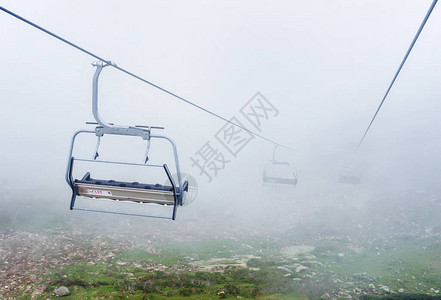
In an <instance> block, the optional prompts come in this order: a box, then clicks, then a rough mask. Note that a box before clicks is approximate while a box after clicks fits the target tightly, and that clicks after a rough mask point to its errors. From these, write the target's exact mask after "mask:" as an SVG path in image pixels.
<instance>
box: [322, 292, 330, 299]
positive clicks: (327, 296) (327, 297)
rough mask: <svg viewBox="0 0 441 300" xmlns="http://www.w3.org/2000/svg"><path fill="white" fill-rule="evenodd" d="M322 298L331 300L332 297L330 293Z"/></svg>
mask: <svg viewBox="0 0 441 300" xmlns="http://www.w3.org/2000/svg"><path fill="white" fill-rule="evenodd" d="M322 298H323V299H331V295H329V294H328V293H324V294H323V295H322Z"/></svg>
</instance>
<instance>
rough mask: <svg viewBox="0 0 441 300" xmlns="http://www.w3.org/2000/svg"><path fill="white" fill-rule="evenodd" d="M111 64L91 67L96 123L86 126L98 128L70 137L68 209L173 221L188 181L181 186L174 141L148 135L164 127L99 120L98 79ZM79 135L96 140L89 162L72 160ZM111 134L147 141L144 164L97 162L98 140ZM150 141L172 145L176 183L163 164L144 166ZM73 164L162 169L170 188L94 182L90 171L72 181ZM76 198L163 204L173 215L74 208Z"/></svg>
mask: <svg viewBox="0 0 441 300" xmlns="http://www.w3.org/2000/svg"><path fill="white" fill-rule="evenodd" d="M110 64H112V63H110ZM110 64H108V63H103V62H101V61H100V62H96V63H93V64H92V65H93V66H94V67H96V71H95V74H94V77H93V91H92V112H93V116H94V118H95V120H96V123H89V124H96V125H97V126H96V127H95V129H94V130H79V131H77V132H76V133H75V134H74V136H73V138H72V142H71V147H70V153H69V162H68V167H67V171H66V181H67V183H68V184H69V186H70V188H71V189H72V198H71V202H70V209H71V210H85V211H95V212H103V213H112V214H122V215H134V216H143V217H154V218H163V219H172V220H175V218H176V211H177V207H178V206H182V205H183V204H184V203H183V201H184V195H185V193H186V192H187V191H188V182H187V181H185V182H184V183H182V178H181V172H180V168H179V160H178V154H177V148H176V145H175V143H174V142H173V140H171V139H170V138H168V137H166V136H163V135H158V134H152V132H151V131H152V130H156V129H164V128H163V127H152V126H122V125H114V124H113V123H107V122H105V121H103V120H102V119H101V117H100V115H99V112H98V78H99V75H100V73H101V71H102V69H103V68H104V67H106V66H109V65H110ZM80 134H94V135H95V136H96V137H97V143H96V146H95V151H94V155H93V157H92V158H91V159H90V158H75V157H74V156H73V150H74V146H75V140H76V138H77V136H78V135H80ZM110 134H111V135H117V136H130V137H141V138H142V139H143V140H145V141H146V142H147V146H146V151H145V155H144V159H143V163H133V162H123V161H104V160H99V159H97V158H98V156H99V155H98V150H99V146H100V142H101V139H102V138H103V137H104V136H105V135H110ZM151 139H163V140H166V141H168V142H169V143H170V144H171V146H172V148H173V154H174V161H175V169H176V172H177V176H176V177H177V181H176V182H175V179H174V178H173V176H172V175H171V173H170V170H169V168H168V166H167V165H166V164H163V165H154V164H147V162H148V160H149V159H148V153H149V149H150V142H151ZM75 161H83V162H89V163H90V162H92V163H104V164H112V165H131V166H143V167H147V168H162V169H163V170H164V172H165V174H166V175H167V178H168V180H169V182H170V184H169V185H162V184H157V183H156V184H146V183H138V182H125V181H116V180H103V179H96V178H93V177H92V175H91V174H90V173H89V172H87V173H86V174H85V175H84V176H83V177H82V178H75V179H74V178H73V175H72V174H73V173H72V171H73V168H74V163H75ZM77 196H81V197H85V198H89V199H109V200H117V201H130V202H138V203H150V204H156V205H163V206H172V207H173V212H172V215H171V216H164V215H149V214H142V213H131V212H121V211H109V210H103V209H90V208H81V207H76V206H75V200H76V197H77Z"/></svg>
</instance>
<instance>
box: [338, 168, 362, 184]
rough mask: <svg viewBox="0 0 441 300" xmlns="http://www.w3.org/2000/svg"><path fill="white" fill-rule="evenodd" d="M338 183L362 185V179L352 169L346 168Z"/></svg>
mask: <svg viewBox="0 0 441 300" xmlns="http://www.w3.org/2000/svg"><path fill="white" fill-rule="evenodd" d="M338 182H340V183H348V184H360V183H361V178H360V176H359V175H358V174H357V173H356V172H355V170H354V169H352V168H344V169H343V171H342V172H341V173H340V175H339V177H338Z"/></svg>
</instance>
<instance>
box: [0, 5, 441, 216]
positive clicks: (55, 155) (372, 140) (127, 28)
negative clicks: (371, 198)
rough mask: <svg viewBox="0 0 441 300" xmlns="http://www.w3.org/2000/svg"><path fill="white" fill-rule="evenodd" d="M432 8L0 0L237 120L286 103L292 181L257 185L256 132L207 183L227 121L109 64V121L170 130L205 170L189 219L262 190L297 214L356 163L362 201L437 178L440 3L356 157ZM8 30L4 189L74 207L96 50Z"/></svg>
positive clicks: (275, 132)
mask: <svg viewBox="0 0 441 300" xmlns="http://www.w3.org/2000/svg"><path fill="white" fill-rule="evenodd" d="M430 3H431V1H402V0H400V1H376V0H375V1H374V0H371V1H349V0H347V1H340V0H339V1H222V2H212V1H185V2H184V1H125V2H121V1H74V2H72V1H38V2H36V1H2V6H4V7H5V8H7V9H9V10H11V11H13V12H15V13H17V14H19V15H21V16H23V17H25V18H28V19H29V20H31V21H33V22H35V23H37V24H39V25H40V26H42V27H44V28H47V29H48V30H51V31H53V32H54V33H56V34H58V35H60V36H62V37H64V38H66V39H67V40H69V41H72V42H74V43H76V44H78V45H79V46H81V47H84V48H85V49H87V50H89V51H91V52H93V53H95V54H97V55H99V56H101V57H103V58H105V59H107V60H111V61H113V62H115V63H116V64H117V65H119V66H120V67H122V68H125V69H127V70H129V71H131V72H133V73H135V74H137V75H139V76H141V77H143V78H145V79H147V80H149V81H152V82H153V83H155V84H157V85H159V86H161V87H164V88H166V89H168V90H170V91H172V92H174V93H176V94H178V95H180V96H183V97H185V98H187V99H189V100H190V101H193V102H194V103H196V104H198V105H201V106H203V107H205V108H207V109H210V110H212V111H214V112H216V113H218V114H220V115H222V116H224V117H226V118H228V119H229V118H230V117H233V116H236V117H239V116H240V112H239V110H240V108H241V107H242V106H243V105H244V104H245V103H246V102H247V101H248V100H249V99H250V98H251V97H252V96H254V95H255V94H256V93H257V92H261V93H262V94H263V95H264V96H265V97H266V98H267V99H268V100H269V101H270V102H271V103H272V105H274V106H275V107H276V108H277V109H278V111H279V115H278V116H277V117H274V118H271V119H269V120H268V121H267V122H266V123H265V124H264V125H263V126H262V132H261V134H263V135H264V136H266V137H268V138H270V139H273V140H276V141H278V142H279V143H281V144H284V145H286V146H289V147H292V148H295V149H297V151H296V152H289V151H281V152H280V155H281V156H283V157H282V158H281V159H282V160H283V159H286V160H291V161H292V162H294V163H295V164H296V166H297V169H298V172H299V183H298V187H297V189H296V190H282V191H281V190H271V189H269V190H268V189H265V188H264V187H262V179H261V173H262V169H263V168H264V166H265V164H266V163H267V162H268V161H269V160H270V159H271V158H272V151H273V145H272V144H270V143H268V142H266V141H264V140H261V139H258V138H255V139H254V140H252V141H251V142H250V143H249V144H248V145H247V146H246V147H244V149H243V150H242V151H241V152H240V153H239V154H238V155H237V157H235V158H234V157H232V158H231V163H229V164H227V166H226V168H225V170H223V171H221V172H220V173H219V174H218V175H217V177H215V178H214V179H213V181H212V182H210V183H209V182H208V181H207V179H206V178H205V177H204V176H200V174H199V171H198V169H197V168H195V167H192V162H191V160H190V157H191V156H193V155H194V154H195V153H196V152H197V151H198V150H199V149H200V148H201V147H202V146H203V145H204V144H205V142H207V141H215V138H214V135H215V133H216V132H218V131H219V129H220V128H221V127H222V126H223V125H224V123H223V122H222V121H221V120H218V119H216V118H213V117H212V116H210V115H208V114H206V113H204V112H202V111H200V110H197V109H195V108H193V107H191V106H189V105H187V104H185V103H183V102H180V101H179V100H177V99H175V98H173V97H170V96H169V95H166V94H164V93H162V92H160V91H158V90H156V89H154V88H152V87H150V86H148V85H145V84H143V83H141V82H139V81H136V80H135V79H133V78H130V77H127V76H126V75H124V74H123V73H121V72H119V71H117V70H115V69H112V68H107V69H105V70H104V71H103V75H102V77H101V81H100V83H101V86H100V104H101V106H100V109H101V111H102V113H101V114H102V116H103V118H104V119H105V120H107V121H109V122H116V123H118V124H128V125H134V124H145V125H156V126H165V130H164V134H166V135H168V136H170V137H172V138H173V139H174V140H175V142H176V143H177V145H178V151H179V157H180V162H181V169H182V171H183V172H186V173H189V174H192V175H193V176H194V177H195V178H196V180H197V182H198V186H199V197H198V199H197V200H196V202H195V203H193V204H192V205H191V206H190V207H188V208H185V209H182V210H180V211H179V212H178V220H179V215H180V214H185V210H187V211H188V212H191V211H192V210H198V209H201V208H202V207H206V206H208V207H216V208H217V209H219V208H222V209H228V207H226V206H227V205H230V204H231V203H235V204H234V205H233V207H242V208H244V209H245V208H246V207H247V205H249V204H250V202H251V201H257V200H259V201H263V202H266V203H270V204H274V203H275V202H271V201H289V202H290V203H291V204H290V205H292V206H290V208H291V209H293V210H294V209H296V206H295V203H299V205H300V203H303V205H305V203H307V204H308V203H309V205H311V202H310V199H312V198H314V197H315V196H317V195H319V194H320V193H322V192H323V193H327V192H330V191H335V189H336V188H338V187H336V182H337V177H338V174H339V172H340V171H341V169H342V168H343V167H344V166H345V165H356V166H357V168H358V169H359V170H360V172H361V173H362V176H363V185H362V186H360V187H351V188H352V190H351V191H349V193H350V195H358V197H359V198H360V199H361V198H362V195H364V194H366V193H372V192H379V193H380V191H381V192H383V191H384V192H385V193H387V192H393V191H402V190H407V189H413V190H419V189H423V190H424V189H436V188H438V186H439V182H440V179H441V176H440V170H441V160H440V156H439V153H440V151H441V143H440V138H441V130H439V129H440V126H441V119H440V117H439V112H440V111H441V102H440V97H441V76H440V73H439V70H440V67H441V59H440V54H439V49H440V46H441V39H440V36H441V11H440V9H439V7H437V8H435V10H434V11H433V13H432V16H431V18H430V19H429V21H428V23H427V24H426V28H425V29H424V31H423V33H422V34H421V36H420V39H419V40H418V42H417V44H416V46H415V47H414V50H413V52H412V53H411V55H410V57H409V59H408V61H407V63H406V65H405V67H404V68H403V70H402V73H401V75H400V76H399V78H398V80H397V82H396V84H395V86H394V87H393V89H392V91H391V93H390V95H389V98H388V99H387V101H386V102H385V104H384V106H383V109H382V110H381V112H380V114H379V116H378V118H377V120H376V122H375V123H374V125H373V127H372V128H371V131H370V132H369V134H368V135H367V138H366V140H365V142H364V144H363V145H362V147H361V148H360V151H359V152H358V154H357V156H356V157H354V156H353V151H354V150H355V147H356V146H357V144H358V142H359V140H360V138H361V136H362V134H363V133H364V130H365V129H366V127H367V125H368V123H369V121H370V119H371V117H372V115H373V113H374V112H375V110H376V108H377V106H378V104H379V102H380V100H381V98H382V97H383V95H384V93H385V91H386V89H387V87H388V85H389V83H390V80H391V79H392V77H393V75H394V73H395V71H396V69H397V67H398V65H399V63H400V62H401V60H402V58H403V56H404V54H405V52H406V50H407V48H408V47H409V44H410V42H411V40H412V39H413V37H414V35H415V33H416V31H417V29H418V27H419V26H420V23H421V21H422V19H423V17H424V15H425V14H426V11H427V9H428V7H429V5H430ZM0 35H1V47H0V62H1V68H0V79H1V80H0V92H1V99H2V100H1V103H2V107H1V110H0V118H1V120H2V122H3V126H1V129H0V138H1V148H0V155H1V160H0V161H1V168H0V179H2V181H1V182H2V185H3V186H8V187H25V186H28V187H31V188H33V187H39V188H41V189H51V190H55V191H56V192H57V197H59V199H58V201H63V202H64V204H65V207H66V210H67V209H68V202H69V197H70V196H69V194H70V189H69V187H68V186H67V184H66V183H65V181H64V172H65V167H66V163H67V155H68V149H69V144H70V139H71V137H72V134H73V133H74V132H75V131H76V130H78V129H81V128H85V127H86V125H85V122H86V121H93V116H92V113H91V89H92V76H93V72H94V68H93V67H92V66H91V65H90V63H91V62H92V61H94V59H93V58H92V57H89V56H87V55H85V54H83V53H80V52H79V51H77V50H75V49H73V48H72V47H69V46H67V45H66V44H63V43H62V42H60V41H58V40H56V39H54V38H52V37H50V36H48V35H46V34H44V33H42V32H40V31H37V30H36V29H34V28H32V27H30V26H29V25H26V24H24V23H23V22H21V21H19V20H17V19H15V18H13V17H11V16H9V15H7V14H6V13H3V12H2V13H1V14H0ZM94 146H95V145H94V142H93V141H92V142H91V143H90V144H89V145H88V146H87V147H89V148H87V150H85V151H86V152H87V151H88V153H92V151H93V149H94ZM84 147H86V146H84ZM120 148H121V147H118V146H115V149H116V150H115V149H114V151H117V149H120ZM84 149H85V148H84ZM110 151H111V150H110ZM152 151H157V150H154V145H152ZM141 153H142V150H141ZM152 153H153V152H152ZM115 179H117V178H115ZM367 191H368V192H367ZM346 192H348V191H346ZM270 199H271V200H270ZM314 199H315V198H314ZM315 201H317V203H316V204H320V203H321V204H323V203H325V202H326V201H327V200H326V197H324V198H322V199H321V200H320V201H318V200H315ZM285 204H286V202H285V203H283V205H285ZM211 205H212V206H211ZM262 207H263V208H264V209H265V208H266V207H267V206H266V204H265V205H263V206H262ZM256 209H257V210H258V209H259V208H258V207H257V208H256ZM264 209H263V210H264ZM235 212H236V213H238V214H239V215H244V216H245V215H248V214H247V212H246V210H236V211H235ZM262 213H263V212H262Z"/></svg>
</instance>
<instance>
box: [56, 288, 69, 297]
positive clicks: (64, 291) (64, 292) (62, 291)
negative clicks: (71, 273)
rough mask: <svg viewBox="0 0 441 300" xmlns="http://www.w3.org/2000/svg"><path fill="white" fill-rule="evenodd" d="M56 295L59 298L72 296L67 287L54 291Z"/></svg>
mask: <svg viewBox="0 0 441 300" xmlns="http://www.w3.org/2000/svg"><path fill="white" fill-rule="evenodd" d="M54 293H55V295H56V296H58V297H63V296H67V295H70V291H69V289H68V288H67V287H65V286H60V287H59V288H58V289H56V290H55V291H54Z"/></svg>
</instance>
